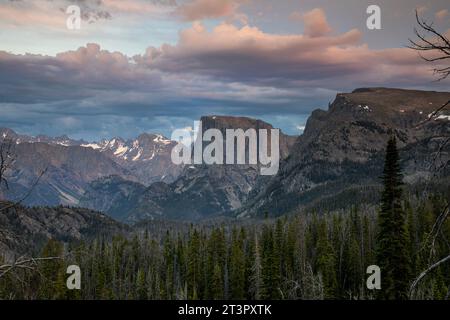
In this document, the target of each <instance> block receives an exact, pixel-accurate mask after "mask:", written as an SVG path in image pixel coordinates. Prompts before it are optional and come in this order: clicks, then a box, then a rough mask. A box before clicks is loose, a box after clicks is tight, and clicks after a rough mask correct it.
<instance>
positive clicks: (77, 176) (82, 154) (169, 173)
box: [0, 128, 182, 205]
mask: <svg viewBox="0 0 450 320" xmlns="http://www.w3.org/2000/svg"><path fill="white" fill-rule="evenodd" d="M0 140H10V141H12V142H13V144H14V154H15V157H16V161H15V164H14V166H13V168H12V172H9V173H8V176H9V179H8V180H9V186H10V188H9V190H7V191H6V192H5V193H6V195H7V198H8V199H10V200H15V199H19V198H21V196H22V195H23V194H26V193H27V192H28V190H29V189H30V186H31V185H33V183H34V182H35V181H36V180H37V178H38V176H39V175H40V173H41V172H42V171H43V170H46V173H45V175H44V176H43V177H42V179H41V181H40V182H39V185H38V186H37V187H36V188H34V189H33V192H32V193H31V194H30V196H29V197H27V199H26V200H25V204H27V205H58V204H64V205H78V204H79V201H80V199H81V198H82V197H83V195H84V194H85V192H86V191H87V189H88V188H89V183H91V182H93V181H95V180H97V179H100V178H104V177H108V176H118V177H122V178H124V179H126V180H128V181H135V182H139V183H141V184H142V185H145V186H148V185H150V184H151V183H153V182H156V181H166V182H171V181H173V180H175V178H176V177H177V176H178V175H179V174H180V172H181V170H182V166H176V165H174V164H173V163H172V161H171V158H170V152H171V149H172V147H173V146H174V145H175V142H173V141H170V140H168V139H167V138H165V137H163V136H162V135H158V134H141V135H140V136H138V137H137V138H136V139H134V140H124V139H122V138H114V139H111V140H102V141H100V142H93V143H88V142H86V141H82V140H73V139H70V138H68V137H67V136H61V137H56V138H51V137H48V136H36V137H32V136H26V135H20V134H17V133H15V132H14V131H13V130H11V129H8V128H0Z"/></svg>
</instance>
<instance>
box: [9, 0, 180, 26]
mask: <svg viewBox="0 0 450 320" xmlns="http://www.w3.org/2000/svg"><path fill="white" fill-rule="evenodd" d="M70 5H77V6H79V7H80V12H81V18H82V20H83V21H85V22H87V23H94V22H97V21H100V20H110V19H112V18H113V17H114V16H116V15H120V14H128V15H130V14H132V15H140V16H144V15H145V16H147V18H148V15H154V16H156V15H162V14H167V13H168V12H170V11H173V9H174V8H175V6H176V1H175V0H127V1H123V0H95V1H86V0H16V1H12V0H10V1H8V2H6V3H2V4H1V5H0V21H1V22H2V24H9V25H14V26H35V25H36V26H39V27H43V26H44V27H50V28H65V26H66V19H67V17H68V15H67V14H66V9H67V7H68V6H70Z"/></svg>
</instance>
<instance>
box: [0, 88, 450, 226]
mask: <svg viewBox="0 0 450 320" xmlns="http://www.w3.org/2000/svg"><path fill="white" fill-rule="evenodd" d="M449 99H450V93H449V92H427V91H415V90H403V89H388V88H362V89H357V90H355V91H353V92H352V93H343V94H338V95H337V97H336V99H335V101H334V102H333V103H332V104H330V106H329V108H328V110H327V111H324V110H315V111H314V112H313V113H312V115H311V117H310V118H309V119H308V122H307V124H306V128H305V130H304V133H303V134H302V135H301V136H298V137H292V136H287V135H285V134H281V135H280V153H281V158H282V161H281V164H280V169H279V171H278V174H277V175H275V176H261V175H259V170H258V166H256V165H192V166H191V165H189V166H184V167H183V166H175V165H174V164H173V163H172V161H171V159H170V152H171V149H172V147H173V146H174V145H175V142H173V141H170V140H168V139H167V138H164V137H163V136H161V135H155V134H142V135H140V136H139V137H137V138H136V139H134V140H124V139H121V138H115V139H111V140H102V141H100V142H95V143H88V142H85V141H78V140H72V139H70V138H68V137H66V136H62V137H56V138H50V137H46V136H37V137H29V136H24V135H19V134H16V133H15V132H14V131H12V130H10V129H0V139H12V140H13V141H14V142H15V146H16V147H15V149H16V150H15V151H16V154H17V160H16V163H15V165H14V169H13V171H12V172H10V187H11V188H10V191H9V192H8V193H7V196H8V198H9V199H14V198H15V197H16V198H17V197H19V196H20V194H23V193H24V192H26V190H27V188H29V187H30V185H32V183H33V181H35V179H36V177H37V176H38V174H39V172H40V171H41V170H43V169H44V168H47V172H46V174H45V176H44V177H43V178H42V181H41V182H40V183H39V185H38V186H37V187H36V188H35V189H36V190H33V192H32V194H31V195H30V197H28V198H27V200H26V204H28V205H56V204H69V205H73V206H81V207H87V208H91V209H96V210H100V211H103V212H105V213H108V214H109V215H111V216H112V217H114V218H116V219H118V220H121V221H126V222H137V221H140V220H145V219H153V218H158V219H160V218H170V219H183V220H198V219H204V218H211V217H217V216H224V215H227V216H233V217H235V216H237V217H241V218H244V217H259V216H263V215H266V213H267V214H269V215H274V216H277V215H281V214H284V213H289V212H293V211H295V210H298V209H299V208H302V207H311V206H317V205H324V204H328V205H330V206H337V207H338V206H340V205H350V204H351V203H358V202H361V201H374V200H375V198H376V195H377V194H378V189H377V188H378V186H379V176H380V175H381V172H382V165H383V157H384V148H385V144H386V141H387V139H388V137H389V136H391V135H395V136H396V137H397V141H398V145H399V147H400V151H401V157H402V165H403V168H404V171H405V182H407V183H411V184H414V183H418V182H420V181H423V180H424V179H425V180H426V179H430V178H431V177H432V174H434V173H436V172H437V171H438V170H436V167H439V164H443V163H448V161H449V160H450V150H449V148H450V146H449V144H446V145H445V147H442V146H444V144H443V143H442V142H443V141H445V139H448V137H450V116H449V115H448V114H447V113H445V111H444V112H441V113H440V114H438V115H437V116H436V117H433V118H432V119H431V120H430V121H427V122H425V123H423V124H422V125H418V124H420V123H422V122H423V121H425V120H427V119H429V117H430V114H431V113H432V112H433V111H434V110H436V109H437V108H438V107H439V106H441V105H442V104H443V103H445V102H446V101H448V100H449ZM201 120H202V123H203V130H204V131H205V130H207V129H209V128H215V129H219V130H220V131H221V132H223V134H224V135H225V129H237V128H241V129H244V130H246V129H248V128H254V129H261V128H262V129H271V128H272V126H271V125H270V124H268V123H266V122H264V121H261V120H257V119H250V118H246V117H230V116H206V117H202V118H201ZM448 167H449V166H447V169H445V170H443V171H442V170H441V171H440V172H439V174H440V175H441V176H442V177H448V175H449V172H448V170H449V169H448ZM444 181H445V180H444ZM447 181H448V180H447Z"/></svg>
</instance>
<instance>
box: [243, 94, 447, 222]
mask: <svg viewBox="0 0 450 320" xmlns="http://www.w3.org/2000/svg"><path fill="white" fill-rule="evenodd" d="M449 99H450V93H448V92H426V91H414V90H401V89H387V88H369V89H357V90H355V91H353V92H352V93H343V94H338V95H337V97H336V99H335V101H334V102H333V103H332V104H331V105H330V107H329V110H328V111H323V110H316V111H314V112H313V113H312V115H311V117H310V118H309V119H308V122H307V124H306V128H305V131H304V133H303V135H301V136H300V137H299V138H298V139H297V141H296V143H295V145H294V146H293V148H292V151H291V154H290V156H289V157H288V158H287V159H286V160H285V161H284V162H283V163H282V164H281V167H280V171H279V173H278V175H277V176H275V177H274V178H272V179H271V180H270V181H269V182H267V181H266V183H265V184H264V185H259V186H258V188H255V191H254V192H253V193H252V194H251V195H250V196H249V201H248V202H247V203H246V204H245V206H244V207H243V208H241V209H240V210H238V211H237V214H238V215H239V216H241V217H243V216H249V215H263V214H264V213H265V212H268V213H270V214H273V215H279V214H283V213H287V212H289V211H292V210H294V209H296V208H297V207H299V206H304V205H307V204H308V203H311V202H313V201H315V200H320V199H323V198H325V197H328V196H333V195H336V194H338V193H340V192H343V191H344V190H345V189H346V188H351V187H352V186H355V187H359V188H363V187H364V186H367V185H371V184H372V185H373V184H377V183H378V180H379V179H378V177H380V176H381V173H382V165H383V157H384V148H385V145H386V141H387V140H388V138H389V136H390V135H395V137H396V138H397V142H398V147H399V148H400V151H401V156H402V160H403V168H404V170H405V180H406V181H407V182H416V181H417V180H418V179H420V178H423V177H427V176H429V175H430V168H429V164H430V159H431V158H432V157H433V153H435V152H436V151H437V149H439V145H440V142H442V140H443V139H445V138H442V137H449V136H450V121H449V120H450V117H449V116H447V115H445V114H440V115H439V116H438V117H435V118H433V119H431V120H430V121H428V122H426V123H424V124H422V125H420V126H418V124H419V123H421V122H423V121H424V120H427V119H428V118H429V115H430V114H431V113H432V112H433V111H434V110H436V109H437V108H438V107H439V106H441V105H443V104H444V103H445V102H446V101H448V100H449ZM439 137H441V138H439ZM448 147H449V145H448V144H447V146H446V148H445V149H444V150H441V151H442V152H441V154H440V158H441V159H440V160H439V161H440V162H443V163H445V162H446V161H448V160H449V150H448V149H449V148H448Z"/></svg>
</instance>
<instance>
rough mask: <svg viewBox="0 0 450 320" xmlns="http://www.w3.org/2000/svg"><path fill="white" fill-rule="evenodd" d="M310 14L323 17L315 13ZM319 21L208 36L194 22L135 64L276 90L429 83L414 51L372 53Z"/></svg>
mask: <svg viewBox="0 0 450 320" xmlns="http://www.w3.org/2000/svg"><path fill="white" fill-rule="evenodd" d="M314 15H318V16H321V17H322V18H323V17H324V16H323V15H322V14H321V13H318V11H316V12H315V13H314ZM323 22H326V20H324V19H322V23H320V24H319V25H317V26H315V27H314V28H310V29H309V31H306V35H305V34H290V35H280V34H271V33H265V32H263V31H261V30H260V29H258V28H256V27H250V26H243V27H241V28H239V27H236V26H235V25H232V24H229V23H222V24H220V25H218V26H216V27H215V28H214V29H213V30H212V31H208V30H207V29H206V28H205V27H204V26H203V25H202V24H201V23H198V22H196V23H194V24H193V26H192V27H191V28H189V29H186V30H183V31H182V32H180V37H179V41H178V43H177V44H176V45H168V44H166V45H163V46H161V47H160V48H154V47H151V48H149V49H148V50H147V53H146V54H144V55H142V56H139V57H136V61H137V62H138V64H144V65H147V66H148V67H149V68H152V69H158V70H161V71H163V72H168V73H186V74H199V75H203V76H210V77H213V78H216V79H222V80H224V81H234V82H243V83H259V84H268V83H269V84H270V85H272V86H280V87H282V86H285V85H289V86H293V85H299V84H301V85H319V86H325V87H326V86H330V87H333V88H339V87H340V86H342V85H343V83H346V84H350V83H351V84H352V85H351V86H354V87H358V86H361V85H377V86H378V85H389V84H391V85H392V84H394V85H395V86H401V85H410V84H412V83H416V84H418V83H424V84H425V83H429V82H430V81H431V80H432V79H433V75H432V73H431V72H430V69H431V65H430V64H428V63H425V62H423V61H422V60H421V59H420V57H419V56H418V55H417V53H416V52H415V51H413V50H411V49H408V48H390V49H382V50H372V49H370V48H369V47H368V46H367V45H366V44H363V43H361V32H360V31H359V30H357V29H353V30H349V31H348V32H345V33H341V34H336V35H329V34H324V33H326V31H328V30H329V27H328V24H326V23H323ZM313 30H314V31H313ZM311 33H312V34H311ZM319 35H320V36H319Z"/></svg>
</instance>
